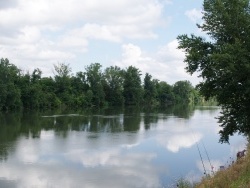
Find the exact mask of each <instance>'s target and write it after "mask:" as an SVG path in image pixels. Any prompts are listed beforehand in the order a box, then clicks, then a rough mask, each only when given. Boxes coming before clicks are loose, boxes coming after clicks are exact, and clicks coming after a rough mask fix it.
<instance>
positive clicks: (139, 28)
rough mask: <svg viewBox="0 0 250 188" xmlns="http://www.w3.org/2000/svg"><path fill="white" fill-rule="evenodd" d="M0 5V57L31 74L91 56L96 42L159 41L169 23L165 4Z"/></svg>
mask: <svg viewBox="0 0 250 188" xmlns="http://www.w3.org/2000/svg"><path fill="white" fill-rule="evenodd" d="M0 5H2V7H1V8H0V17H1V18H4V19H1V20H0V28H1V29H0V41H1V44H0V54H1V56H2V57H4V58H5V57H6V58H9V59H10V60H11V62H12V63H14V64H16V65H17V66H20V67H25V68H26V69H28V70H32V69H31V68H32V67H34V66H35V65H36V66H37V67H35V68H40V69H41V70H42V71H44V70H45V69H47V70H48V69H52V67H53V66H52V64H54V63H56V62H58V61H59V62H60V61H67V62H69V61H71V62H72V59H74V58H75V57H77V56H78V55H79V53H80V54H81V55H83V53H87V52H88V47H89V43H91V41H92V40H103V41H108V42H115V43H117V42H122V41H124V40H127V39H142V38H143V39H147V38H150V39H152V38H157V34H156V33H155V32H154V29H155V28H156V27H158V26H160V25H161V24H162V23H163V22H164V21H163V18H162V11H163V7H164V3H163V2H161V1H155V0H138V1H127V0H121V1H115V2H114V1H111V0H104V1H97V0H85V1H81V0H70V1H67V0H53V1H51V0H36V1H33V0H16V1H10V2H9V4H8V3H1V4H0ZM12 60H14V61H12ZM44 60H46V61H47V63H46V64H44V63H42V64H41V62H42V61H44ZM87 63H89V62H87Z"/></svg>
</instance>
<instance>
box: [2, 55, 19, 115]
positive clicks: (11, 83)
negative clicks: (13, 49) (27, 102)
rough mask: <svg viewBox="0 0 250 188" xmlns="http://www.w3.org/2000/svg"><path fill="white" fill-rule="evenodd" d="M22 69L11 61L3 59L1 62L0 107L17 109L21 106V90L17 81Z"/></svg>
mask: <svg viewBox="0 0 250 188" xmlns="http://www.w3.org/2000/svg"><path fill="white" fill-rule="evenodd" d="M19 74H20V70H19V69H18V68H17V67H16V66H15V65H13V64H11V63H10V62H9V60H8V59H3V58H2V59H1V62H0V109H5V110H9V109H15V108H20V107H21V103H22V102H21V92H20V89H19V88H18V87H17V85H16V83H17V81H18V77H19Z"/></svg>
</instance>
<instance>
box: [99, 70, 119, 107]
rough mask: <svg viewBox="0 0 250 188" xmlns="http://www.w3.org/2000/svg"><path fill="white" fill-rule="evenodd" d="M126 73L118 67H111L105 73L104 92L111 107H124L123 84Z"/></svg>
mask: <svg viewBox="0 0 250 188" xmlns="http://www.w3.org/2000/svg"><path fill="white" fill-rule="evenodd" d="M123 73H124V71H123V70H122V69H121V68H119V67H117V66H111V67H108V68H106V69H105V71H104V80H105V82H104V90H105V98H106V100H107V101H108V103H109V104H111V105H123V103H124V97H123V82H124V74H123Z"/></svg>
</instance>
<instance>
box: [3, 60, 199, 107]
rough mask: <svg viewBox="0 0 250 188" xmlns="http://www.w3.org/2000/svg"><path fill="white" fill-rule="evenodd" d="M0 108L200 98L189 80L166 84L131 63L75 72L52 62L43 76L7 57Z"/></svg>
mask: <svg viewBox="0 0 250 188" xmlns="http://www.w3.org/2000/svg"><path fill="white" fill-rule="evenodd" d="M0 78H1V79H0V110H1V111H3V110H11V109H22V108H24V109H48V108H49V109H50V108H57V107H68V108H82V107H93V106H95V107H102V106H121V105H148V106H160V105H164V106H165V105H171V104H175V103H186V104H187V103H191V104H197V103H200V102H202V101H203V97H201V96H200V95H199V92H198V91H197V90H196V89H195V88H194V87H193V86H192V85H191V83H190V82H189V81H178V82H176V83H175V84H174V85H169V84H168V83H166V82H164V81H159V80H156V79H153V78H152V76H151V75H150V74H148V73H146V75H145V77H144V80H143V82H142V80H141V71H140V70H139V69H138V68H136V67H133V66H129V67H128V68H126V69H121V68H119V67H117V66H110V67H108V68H106V69H105V70H102V66H101V64H99V63H92V64H90V65H89V66H87V67H86V68H85V70H84V72H82V71H79V72H77V73H76V74H75V75H73V74H72V73H71V68H70V67H69V65H67V64H64V63H58V64H57V65H54V77H42V71H41V70H40V69H39V68H36V69H34V71H33V72H32V73H29V72H26V73H24V72H23V71H22V70H20V69H18V68H17V66H15V65H14V64H11V63H10V62H9V60H8V59H1V64H0Z"/></svg>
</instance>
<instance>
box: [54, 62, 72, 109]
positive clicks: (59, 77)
mask: <svg viewBox="0 0 250 188" xmlns="http://www.w3.org/2000/svg"><path fill="white" fill-rule="evenodd" d="M54 69H55V71H56V73H55V94H56V96H58V98H59V99H60V100H61V102H62V103H64V104H66V105H67V106H70V105H72V100H73V98H72V96H71V80H70V77H71V75H70V74H71V68H70V66H69V64H65V63H58V64H57V65H54Z"/></svg>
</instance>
